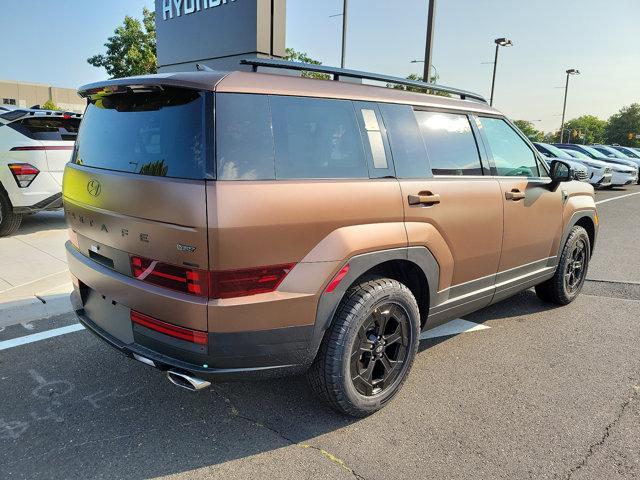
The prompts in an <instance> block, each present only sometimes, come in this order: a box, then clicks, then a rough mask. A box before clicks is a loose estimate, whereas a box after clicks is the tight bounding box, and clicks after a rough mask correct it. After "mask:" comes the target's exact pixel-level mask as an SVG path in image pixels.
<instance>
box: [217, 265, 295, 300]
mask: <svg viewBox="0 0 640 480" xmlns="http://www.w3.org/2000/svg"><path fill="white" fill-rule="evenodd" d="M294 265H295V263H288V264H286V265H272V266H268V267H257V268H247V269H243V270H227V271H218V272H211V275H210V281H209V292H210V293H211V298H232V297H246V296H247V295H255V294H258V293H268V292H273V291H274V290H275V289H276V288H278V286H279V285H280V284H281V283H282V281H283V280H284V277H286V276H287V274H288V273H289V272H290V271H291V269H292V268H293V267H294Z"/></svg>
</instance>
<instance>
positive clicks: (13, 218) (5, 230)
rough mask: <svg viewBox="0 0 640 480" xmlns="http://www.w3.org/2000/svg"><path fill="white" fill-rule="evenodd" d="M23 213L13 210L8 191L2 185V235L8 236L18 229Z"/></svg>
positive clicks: (0, 191) (0, 227)
mask: <svg viewBox="0 0 640 480" xmlns="http://www.w3.org/2000/svg"><path fill="white" fill-rule="evenodd" d="M21 222H22V215H21V214H19V213H14V212H13V206H12V205H11V201H10V200H9V196H8V195H7V192H5V191H4V189H3V188H2V187H1V186H0V237H6V236H7V235H11V234H13V233H15V232H16V230H18V228H19V227H20V223H21Z"/></svg>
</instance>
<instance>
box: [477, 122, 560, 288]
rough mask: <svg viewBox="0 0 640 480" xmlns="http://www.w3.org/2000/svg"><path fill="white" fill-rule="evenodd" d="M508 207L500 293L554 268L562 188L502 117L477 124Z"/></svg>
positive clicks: (499, 285) (506, 208) (499, 282)
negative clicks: (557, 186) (558, 186)
mask: <svg viewBox="0 0 640 480" xmlns="http://www.w3.org/2000/svg"><path fill="white" fill-rule="evenodd" d="M478 126H479V128H480V131H481V132H482V135H483V139H484V141H485V143H486V146H487V150H488V151H489V154H490V156H491V158H492V161H493V165H492V167H493V168H494V173H495V174H496V178H497V180H498V182H499V184H500V189H501V192H502V202H503V205H504V207H503V208H504V235H503V242H502V255H501V257H500V265H499V268H498V276H497V278H496V284H497V295H498V296H499V297H502V296H503V295H502V294H501V292H506V293H505V295H504V296H507V294H508V293H509V292H512V291H513V290H518V289H521V288H522V287H523V285H524V284H527V283H531V284H534V283H537V282H536V280H537V279H540V278H541V277H544V276H548V274H549V273H550V272H553V270H554V266H555V262H556V255H557V252H555V251H552V248H553V245H554V240H555V239H556V238H557V236H558V234H559V230H560V229H561V228H562V202H563V198H562V191H561V189H560V188H556V187H554V186H553V185H552V184H551V179H550V178H549V176H548V173H547V170H546V168H545V167H544V166H543V165H542V162H541V161H540V160H539V159H538V158H537V156H536V155H535V153H534V151H533V149H532V148H531V147H530V146H529V144H528V143H527V142H526V141H525V140H524V139H523V138H522V137H521V136H520V134H519V133H518V132H517V131H516V130H515V129H514V128H513V127H512V126H511V125H510V124H509V123H508V122H507V121H505V120H504V119H502V118H491V117H481V118H480V119H479V122H478Z"/></svg>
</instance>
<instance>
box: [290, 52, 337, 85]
mask: <svg viewBox="0 0 640 480" xmlns="http://www.w3.org/2000/svg"><path fill="white" fill-rule="evenodd" d="M286 53H287V55H286V56H285V57H284V59H285V60H288V61H290V62H302V63H309V64H311V65H322V62H321V61H319V60H315V59H313V58H311V57H310V56H309V55H307V53H306V52H298V51H296V50H294V49H293V48H287V49H286ZM302 76H303V77H306V78H317V79H320V80H331V75H327V74H326V73H318V72H307V71H303V72H302Z"/></svg>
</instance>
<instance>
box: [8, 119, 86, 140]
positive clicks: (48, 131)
mask: <svg viewBox="0 0 640 480" xmlns="http://www.w3.org/2000/svg"><path fill="white" fill-rule="evenodd" d="M9 126H10V127H12V128H13V129H15V130H17V131H18V132H20V133H22V134H23V135H26V136H27V137H29V138H33V139H35V140H46V141H50V140H54V141H55V140H57V141H61V140H70V141H72V142H73V141H75V140H76V137H77V136H78V129H79V128H80V119H79V118H68V119H67V118H61V117H32V118H25V119H23V120H18V121H17V122H13V123H10V124H9Z"/></svg>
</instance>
